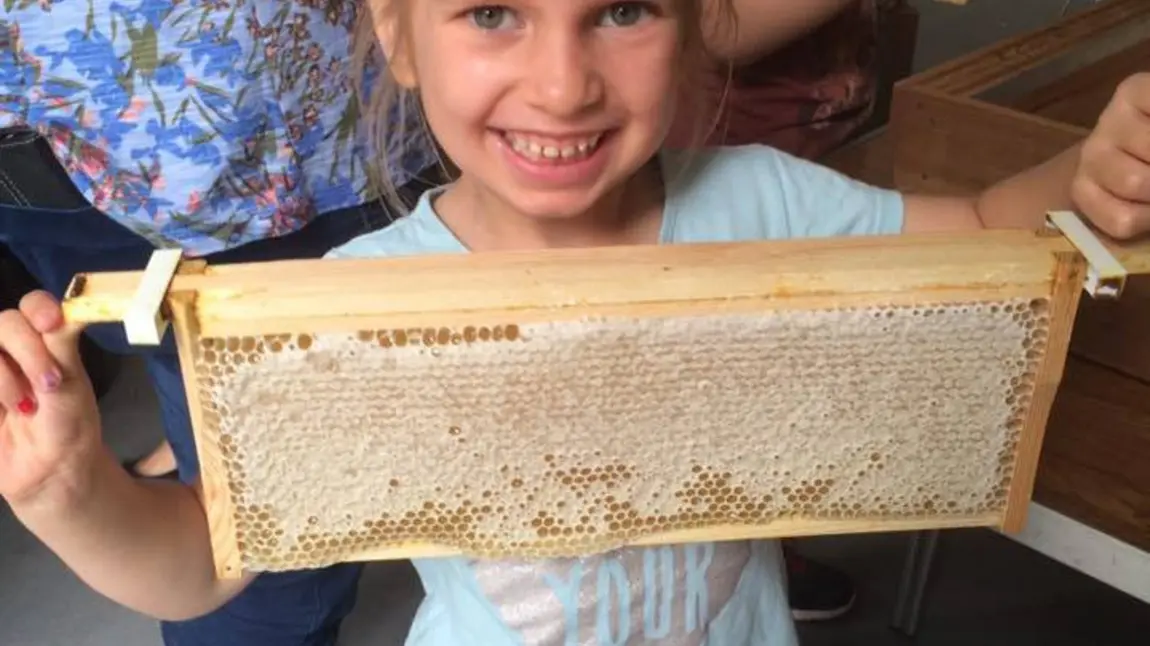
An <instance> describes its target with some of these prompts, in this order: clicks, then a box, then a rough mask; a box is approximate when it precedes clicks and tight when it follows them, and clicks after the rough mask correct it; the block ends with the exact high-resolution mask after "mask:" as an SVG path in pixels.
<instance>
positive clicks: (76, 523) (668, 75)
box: [0, 0, 1150, 646]
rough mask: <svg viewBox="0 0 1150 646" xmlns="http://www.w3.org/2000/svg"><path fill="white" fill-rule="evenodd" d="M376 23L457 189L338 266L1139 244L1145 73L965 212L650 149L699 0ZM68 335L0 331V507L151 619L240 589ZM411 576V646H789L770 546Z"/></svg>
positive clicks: (473, 564) (753, 154) (762, 163)
mask: <svg viewBox="0 0 1150 646" xmlns="http://www.w3.org/2000/svg"><path fill="white" fill-rule="evenodd" d="M373 11H374V12H375V14H374V18H375V25H376V31H377V35H378V37H379V38H380V40H381V42H383V43H387V44H388V49H389V51H388V54H389V56H388V58H389V60H390V61H392V67H391V81H392V82H393V84H394V85H393V87H394V88H395V89H396V90H397V91H396V92H393V93H391V94H390V98H391V99H393V100H396V99H399V98H401V97H402V96H403V94H404V93H414V92H418V96H419V98H420V101H421V102H422V108H423V111H424V114H425V116H426V119H427V123H428V125H429V126H430V131H431V132H432V133H433V135H434V137H435V139H436V141H437V143H438V144H439V145H440V147H441V148H442V150H443V151H444V152H445V153H446V155H447V157H448V158H449V160H450V162H451V164H452V165H453V166H454V167H455V168H457V169H458V174H457V177H456V178H455V179H454V181H453V182H452V183H451V184H449V185H447V186H445V187H442V188H438V189H434V190H432V191H429V192H427V193H425V194H424V195H423V197H422V198H421V200H420V201H419V203H418V204H417V205H416V207H415V209H414V210H413V212H412V213H411V214H410V215H409V216H407V217H406V218H405V219H403V220H401V221H400V222H399V223H397V224H396V225H393V226H392V227H391V228H389V229H386V230H384V231H382V232H377V233H374V234H369V235H367V236H364V237H361V238H358V239H356V240H354V241H352V242H351V243H349V244H347V245H345V246H343V247H341V248H339V249H337V250H335V251H334V252H333V253H332V254H331V255H332V256H334V257H353V256H379V255H400V254H420V253H430V252H456V253H467V252H484V251H489V250H495V249H531V248H553V247H560V246H592V245H618V244H635V243H642V244H673V243H681V242H693V241H703V240H749V239H753V238H784V237H796V236H828V235H861V234H876V235H878V234H897V233H899V232H901V231H908V232H921V231H927V230H933V231H940V230H957V229H971V228H977V227H983V226H986V227H1026V228H1036V227H1038V226H1040V225H1041V223H1042V217H1043V214H1044V212H1045V211H1046V210H1047V209H1052V208H1057V209H1062V208H1073V207H1076V208H1078V209H1080V210H1081V211H1082V212H1084V213H1085V214H1086V215H1087V216H1088V217H1089V218H1090V219H1092V220H1093V221H1094V222H1095V223H1096V224H1097V225H1098V226H1100V227H1101V228H1102V229H1103V230H1105V231H1107V232H1109V233H1111V234H1112V235H1116V236H1119V237H1129V236H1133V235H1136V234H1138V233H1141V232H1143V231H1146V230H1148V229H1150V209H1148V208H1147V205H1148V204H1150V164H1148V163H1147V161H1146V160H1150V116H1148V114H1147V113H1148V112H1150V81H1148V80H1147V78H1145V77H1136V78H1132V79H1131V80H1130V81H1129V82H1127V83H1125V84H1123V86H1122V88H1121V90H1119V91H1118V93H1117V94H1116V95H1115V97H1114V99H1113V101H1112V103H1111V104H1110V106H1109V107H1108V108H1107V110H1106V113H1105V114H1104V115H1103V117H1102V118H1101V120H1100V121H1099V123H1098V126H1097V128H1096V129H1095V131H1094V133H1093V134H1092V135H1091V136H1090V138H1089V139H1088V140H1087V141H1086V142H1085V143H1084V144H1083V145H1081V146H1079V147H1075V148H1074V149H1071V150H1068V151H1066V153H1064V154H1062V155H1059V156H1058V157H1056V158H1054V159H1052V160H1050V161H1049V162H1048V163H1045V164H1043V165H1041V166H1039V167H1037V168H1034V169H1032V170H1030V171H1027V172H1026V173H1023V174H1021V175H1019V176H1017V177H1014V178H1012V179H1010V180H1008V181H1005V182H1003V183H1001V184H999V185H997V186H995V187H993V188H991V189H990V190H988V191H986V192H985V193H983V194H982V195H979V196H976V197H971V198H946V199H944V198H926V197H919V196H905V197H904V196H901V195H899V194H897V193H892V192H888V191H883V190H878V189H874V188H870V187H867V186H864V185H861V184H859V183H856V182H854V181H851V180H849V179H846V178H844V177H842V176H839V175H836V174H834V173H833V172H831V171H829V170H826V169H824V168H821V167H819V166H816V165H813V164H811V163H808V162H802V161H799V160H798V159H797V158H793V157H789V156H787V155H785V154H782V153H779V152H776V151H773V150H771V149H769V148H765V147H757V146H754V147H743V148H732V149H717V150H709V151H706V152H703V153H700V154H697V155H695V156H694V157H692V156H691V154H690V153H686V154H673V153H669V152H665V151H663V150H661V146H662V142H663V138H664V135H665V133H666V130H667V124H668V123H669V122H670V119H671V112H672V107H671V106H673V105H674V104H675V102H676V93H677V92H678V91H679V90H680V88H682V87H683V86H684V85H685V84H686V83H687V80H686V79H684V78H682V77H681V76H680V74H679V73H678V70H681V69H692V66H691V65H690V64H689V63H690V62H689V61H688V58H689V57H693V56H697V55H699V54H700V52H699V45H698V43H699V40H700V38H699V24H700V20H699V15H698V5H697V0H645V1H642V2H609V1H607V0H567V1H566V2H555V1H554V0H511V1H510V2H509V4H507V5H506V6H492V5H477V4H475V3H474V2H469V1H468V0H380V1H379V4H378V5H376V6H374V7H373ZM385 107H386V106H377V111H376V112H375V113H374V114H375V115H376V116H378V115H381V114H386V111H385V110H383V109H382V108H385ZM76 338H77V331H76V330H74V329H70V328H69V327H68V326H64V325H63V324H62V322H61V312H60V309H59V306H58V304H57V303H56V302H54V301H53V300H52V299H51V298H50V297H48V296H47V295H45V294H33V295H31V296H29V297H27V298H26V299H25V300H24V302H23V303H22V307H21V309H20V310H19V311H9V312H6V313H4V314H3V316H2V317H0V348H3V351H4V352H5V353H6V356H5V357H4V359H5V360H4V361H2V362H0V406H2V408H0V411H2V415H3V420H2V422H0V423H2V426H0V493H2V494H3V495H4V496H5V497H6V498H7V500H8V501H9V503H10V504H11V505H12V507H13V509H14V510H15V513H16V515H17V517H18V518H19V519H20V520H21V521H22V522H23V523H24V524H25V525H26V526H27V527H28V528H29V529H30V530H31V531H32V532H33V533H34V534H36V535H37V536H38V537H40V539H41V540H43V541H44V542H45V543H46V544H47V545H48V546H49V547H50V548H51V549H52V550H54V551H55V553H56V554H57V555H59V557H60V558H61V559H62V560H63V561H64V562H65V563H66V564H67V565H68V566H69V567H70V568H72V569H73V570H74V571H75V572H76V573H77V575H79V576H80V577H81V578H82V579H83V580H84V581H86V582H87V583H88V584H89V585H91V586H92V587H93V588H95V589H96V590H98V591H99V592H100V593H102V594H104V595H106V596H108V597H109V598H111V599H113V600H115V601H117V602H119V603H121V604H124V605H126V606H128V607H131V608H133V609H136V610H138V611H141V612H144V613H147V614H150V615H154V616H159V617H163V618H170V619H179V618H186V617H193V616H197V615H200V614H203V613H206V612H209V611H211V610H212V609H213V608H215V607H218V606H219V605H221V604H223V603H225V602H226V600H227V599H229V598H231V597H232V596H233V595H235V594H237V593H238V592H239V590H241V589H242V588H243V586H244V585H246V583H247V581H248V580H250V579H244V580H241V581H219V580H216V579H215V578H214V575H213V571H214V569H213V567H212V560H211V553H210V545H209V542H208V538H207V530H206V521H205V515H204V509H203V506H202V501H201V497H200V495H201V494H200V493H199V489H198V488H185V487H183V486H181V485H179V484H174V483H166V482H155V483H142V482H139V481H133V480H132V479H131V478H129V477H128V476H127V475H126V474H125V473H124V471H123V470H122V469H120V468H119V466H118V465H117V464H116V461H115V459H114V458H113V457H112V456H111V454H110V453H109V452H108V451H107V449H106V448H104V447H103V446H102V444H101V442H100V430H99V416H98V414H97V410H96V407H95V403H94V401H93V397H92V393H91V390H90V388H89V386H88V384H87V383H86V382H85V381H84V379H83V373H82V369H81V367H80V363H79V360H78V358H77V352H76V347H77V346H76ZM416 566H417V568H418V569H419V572H420V575H421V577H422V580H423V584H424V587H425V589H426V591H427V599H426V600H425V601H424V603H423V605H422V607H421V608H420V610H419V613H418V616H417V617H416V620H415V624H414V626H413V628H412V630H411V633H410V635H409V636H408V642H409V643H411V644H437V645H438V644H444V645H447V644H452V645H454V644H483V645H484V646H498V645H500V644H518V643H525V644H554V645H556V646H558V645H563V644H607V643H611V644H616V643H634V644H638V643H652V644H665V645H672V644H674V645H680V644H683V645H685V644H692V645H699V644H704V643H708V644H722V645H743V644H747V645H750V644H756V645H772V646H773V645H776V644H794V643H796V637H795V632H794V628H793V624H792V620H791V618H790V617H789V614H788V611H787V606H786V599H785V596H784V595H783V589H784V581H783V575H782V570H781V564H780V557H779V550H778V546H777V543H775V542H773V541H759V542H730V543H723V544H701V545H690V546H683V547H676V548H652V549H624V550H619V551H617V552H612V553H607V554H599V555H594V556H589V557H587V558H582V559H574V560H553V561H536V562H488V561H472V560H469V559H463V558H458V559H435V560H422V561H419V562H417V563H416ZM174 582H178V583H174Z"/></svg>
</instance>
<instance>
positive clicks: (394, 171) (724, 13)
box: [352, 0, 737, 216]
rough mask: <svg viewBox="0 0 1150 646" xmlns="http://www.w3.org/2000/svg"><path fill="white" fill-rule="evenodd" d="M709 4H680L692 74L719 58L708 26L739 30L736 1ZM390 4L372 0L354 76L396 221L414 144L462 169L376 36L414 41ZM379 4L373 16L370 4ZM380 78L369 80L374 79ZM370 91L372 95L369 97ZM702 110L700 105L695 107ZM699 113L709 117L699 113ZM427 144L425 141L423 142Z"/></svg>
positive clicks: (686, 0)
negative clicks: (385, 32)
mask: <svg viewBox="0 0 1150 646" xmlns="http://www.w3.org/2000/svg"><path fill="white" fill-rule="evenodd" d="M708 1H709V0H678V2H679V5H680V7H679V10H680V16H681V21H680V26H681V30H680V40H679V42H680V55H681V57H682V62H683V68H684V69H685V70H687V71H688V73H689V74H690V73H703V72H704V70H706V69H707V66H709V65H713V64H714V63H713V60H714V58H713V57H712V56H711V53H710V52H709V51H708V48H707V45H706V41H707V38H706V37H707V36H708V35H709V34H708V32H707V27H705V26H704V24H705V23H707V24H709V25H710V28H712V29H714V30H715V32H714V34H716V35H718V34H720V33H721V34H722V36H723V37H725V38H733V37H734V35H735V32H736V30H737V20H736V16H735V11H734V8H733V6H732V0H710V1H711V2H713V3H714V6H713V15H709V16H707V15H704V12H705V10H704V8H703V4H704V3H705V2H708ZM384 2H385V0H369V2H367V3H366V6H363V7H362V8H361V9H360V12H359V16H358V18H357V24H356V28H355V32H354V36H353V39H354V40H353V45H352V75H353V80H354V82H355V86H356V88H358V89H359V90H360V92H358V93H357V95H358V97H359V105H360V114H361V115H365V116H366V118H367V120H368V138H369V142H370V145H371V150H372V151H373V153H374V156H373V158H374V159H375V163H373V164H372V165H371V166H370V167H369V169H368V176H369V181H370V182H371V183H372V184H373V186H374V188H375V191H376V194H377V195H379V196H380V197H382V198H383V200H384V201H385V202H386V203H387V205H388V206H389V207H390V208H391V209H392V211H393V213H395V214H396V216H401V215H406V214H407V213H408V212H410V210H411V208H412V207H413V206H414V205H413V204H409V203H407V201H406V200H404V199H403V197H402V196H401V195H400V192H399V187H398V186H397V185H396V182H395V181H394V178H396V177H400V176H403V175H404V174H405V173H406V172H409V171H407V169H403V168H393V167H392V165H393V163H394V160H397V159H400V160H402V159H403V157H404V153H405V152H410V151H407V150H405V147H407V146H409V145H411V144H412V141H413V140H414V141H415V142H416V145H421V146H424V147H425V148H426V149H428V150H430V151H431V152H432V154H433V155H434V158H435V163H436V164H437V165H438V166H439V169H440V171H441V172H442V176H443V177H445V178H448V179H452V180H453V179H455V178H456V177H457V176H458V169H456V168H455V167H454V165H453V164H452V163H451V160H450V159H448V158H447V157H446V156H445V155H444V154H443V153H442V151H441V150H440V148H439V145H438V143H437V142H436V140H435V136H434V134H432V132H431V129H430V127H428V125H427V120H426V119H425V118H424V115H423V110H422V104H421V103H420V100H419V97H418V93H417V92H412V91H409V90H406V89H405V88H404V87H403V86H402V85H400V84H399V83H398V82H397V81H396V80H395V78H394V77H393V76H392V74H391V70H390V68H389V66H388V64H387V61H386V58H385V55H384V50H383V47H381V45H380V43H379V40H378V38H377V37H376V32H375V22H376V21H379V20H381V19H387V20H394V21H395V24H396V26H397V29H396V33H395V42H394V43H391V49H392V51H406V47H407V43H406V40H407V39H408V38H409V37H410V35H409V34H407V33H406V32H405V31H404V27H405V26H406V25H407V24H409V23H408V21H407V20H406V16H405V15H404V14H403V12H404V11H405V9H406V8H407V0H386V4H387V5H388V9H387V10H388V11H391V12H393V15H391V16H383V15H380V14H379V13H377V12H379V11H381V9H380V8H379V6H378V5H379V4H383V3H384ZM373 4H374V5H377V6H376V9H375V10H374V12H373V9H372V8H371V6H370V5H373ZM726 73H727V81H726V85H725V86H724V89H723V92H722V93H721V96H720V105H719V106H718V108H719V109H714V112H713V114H714V115H715V117H714V118H713V119H712V121H711V123H709V124H704V123H698V122H696V124H695V126H694V127H693V131H692V133H691V135H692V136H691V142H692V146H691V147H695V146H696V145H698V144H700V143H702V142H703V141H705V140H706V139H707V137H708V136H709V135H710V134H711V133H712V132H714V130H715V128H716V127H717V125H718V121H719V118H720V116H719V115H721V113H722V110H721V105H722V103H723V102H724V101H725V99H726V93H727V90H728V89H729V86H730V79H731V74H732V68H731V66H730V65H727V66H726ZM372 75H375V76H374V78H371V79H370V80H369V76H372ZM692 85H694V84H692V83H681V84H680V88H690V87H691V86H692ZM369 86H370V89H369V91H367V92H364V91H363V90H364V89H365V88H368V87H369ZM705 99H706V97H705V96H703V94H702V93H699V92H694V93H691V92H689V91H688V92H687V93H686V94H684V96H682V97H680V100H682V101H700V100H705ZM695 107H698V106H695ZM694 113H695V114H706V112H701V111H698V110H696V111H694ZM420 140H422V141H420Z"/></svg>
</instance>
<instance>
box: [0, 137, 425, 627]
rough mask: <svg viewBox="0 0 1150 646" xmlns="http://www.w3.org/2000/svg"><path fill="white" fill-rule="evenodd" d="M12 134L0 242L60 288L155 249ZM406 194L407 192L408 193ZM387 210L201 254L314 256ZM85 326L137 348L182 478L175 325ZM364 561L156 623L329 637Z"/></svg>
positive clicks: (132, 266) (2, 162)
mask: <svg viewBox="0 0 1150 646" xmlns="http://www.w3.org/2000/svg"><path fill="white" fill-rule="evenodd" d="M14 134H15V135H21V133H12V132H10V131H9V132H4V131H0V244H4V245H6V246H8V247H9V249H10V251H11V252H12V254H13V255H14V256H16V258H17V259H18V260H20V261H21V262H22V263H23V264H24V265H25V266H26V267H27V269H28V270H29V272H30V273H31V274H32V275H33V276H34V277H35V278H36V279H37V280H38V281H39V282H40V283H41V285H42V286H43V287H44V289H46V290H48V291H50V292H52V293H53V294H55V295H56V296H57V298H59V297H61V295H62V294H63V291H64V289H65V288H66V287H67V285H68V283H69V281H70V280H71V279H72V277H73V276H74V275H75V274H77V273H80V272H99V271H117V270H139V269H142V268H143V267H144V266H145V264H147V261H148V258H149V256H150V255H151V253H152V251H153V248H152V247H151V245H149V244H148V243H147V242H145V241H144V240H143V239H142V238H140V237H138V236H137V235H135V234H134V233H132V232H130V231H129V230H127V229H126V228H124V227H122V226H120V225H119V224H117V223H116V222H114V221H113V220H111V219H110V218H108V217H106V216H105V215H103V214H102V213H100V212H99V211H97V210H96V209H94V208H92V207H91V206H90V205H88V204H87V203H86V202H83V198H82V197H79V193H78V192H77V191H75V189H74V187H71V184H70V183H68V181H67V176H66V175H63V174H62V169H60V168H59V167H58V164H55V163H54V159H53V158H51V152H50V151H48V150H47V148H46V147H43V142H42V141H41V140H39V139H38V138H36V137H34V136H27V135H26V133H25V136H14ZM5 135H6V138H5ZM45 153H46V155H45ZM61 178H62V183H61ZM69 190H70V191H71V192H69ZM411 190H414V187H411ZM407 197H408V199H410V193H409V194H408V196H407ZM77 198H79V201H77ZM390 220H391V218H390V217H389V214H388V213H387V212H386V211H384V210H383V209H382V207H379V206H375V205H371V206H368V205H365V206H362V207H356V208H351V209H345V210H341V211H336V212H332V213H328V214H325V215H323V216H322V217H320V218H317V219H316V220H315V221H314V222H313V223H311V224H309V225H308V226H307V227H305V228H304V229H303V230H301V231H299V232H296V233H293V234H291V235H288V236H285V237H283V238H279V239H275V240H264V241H260V242H256V243H252V244H249V245H245V246H243V247H239V248H237V249H233V250H230V251H226V252H222V253H219V254H215V255H213V256H211V257H209V258H208V260H209V262H211V263H213V264H223V263H234V262H256V261H264V260H276V259H288V258H315V257H320V256H322V255H323V254H324V253H326V252H327V251H329V250H330V249H332V248H334V247H336V246H339V245H340V244H342V243H344V242H346V241H347V240H350V239H351V238H353V237H355V236H356V235H359V234H361V233H365V232H367V231H369V230H372V229H376V228H379V227H382V226H386V225H387V224H388V223H389V222H390ZM88 334H89V336H90V337H91V338H92V339H93V340H94V341H95V342H96V343H97V344H98V345H100V346H102V347H103V348H104V349H106V350H108V351H110V352H113V353H119V354H136V355H142V357H143V360H144V362H145V364H146V365H147V370H148V374H149V375H150V376H151V380H152V385H153V387H154V389H155V392H156V395H157V397H158V398H159V404H160V412H161V416H162V421H163V426H164V434H165V436H166V437H167V439H168V441H169V442H170V443H171V445H172V448H173V450H174V452H175V455H176V462H177V465H178V467H179V473H180V478H181V480H183V481H185V482H187V481H189V480H191V479H193V478H195V477H196V474H197V473H198V471H199V468H198V463H197V460H196V452H195V444H194V440H193V436H192V427H191V418H190V416H189V413H188V404H187V400H186V399H185V397H184V384H183V380H182V377H181V374H180V369H179V360H178V358H177V355H176V352H175V345H174V342H173V341H172V335H171V334H168V335H167V337H166V338H165V341H164V343H163V345H161V346H160V347H159V348H135V347H132V346H130V345H129V344H128V343H127V339H126V337H125V335H124V332H123V328H122V327H121V326H119V325H95V326H92V327H91V328H89V330H88ZM111 432H115V430H114V429H112V431H111ZM361 571H362V566H361V565H357V564H346V565H339V566H335V567H331V568H327V569H323V570H318V571H306V572H292V573H277V574H265V575H261V576H260V577H258V578H257V579H256V580H255V581H254V582H253V583H252V584H251V585H250V586H249V587H248V588H247V589H245V590H244V591H243V592H242V593H240V595H239V596H237V597H236V598H235V599H234V600H232V601H231V602H230V603H228V604H227V605H225V606H224V607H223V608H220V609H219V610H217V611H215V612H213V613H211V614H209V615H206V616H204V617H200V618H197V619H194V620H192V621H187V622H179V623H171V622H165V623H162V624H161V631H162V634H163V639H164V643H165V644H166V646H333V645H334V644H335V642H336V637H337V635H338V632H339V626H340V623H341V622H342V620H343V619H344V617H346V616H347V614H348V613H349V612H350V611H351V609H352V607H353V606H354V604H355V598H356V589H357V585H358V582H359V575H360V572H361ZM172 585H179V582H178V581H173V582H172Z"/></svg>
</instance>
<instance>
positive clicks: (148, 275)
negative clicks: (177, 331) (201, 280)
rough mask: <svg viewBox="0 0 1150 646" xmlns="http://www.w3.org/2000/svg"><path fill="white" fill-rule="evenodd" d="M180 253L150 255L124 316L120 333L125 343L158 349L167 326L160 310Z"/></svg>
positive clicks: (154, 253) (157, 252) (170, 250)
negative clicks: (156, 347)
mask: <svg viewBox="0 0 1150 646" xmlns="http://www.w3.org/2000/svg"><path fill="white" fill-rule="evenodd" d="M182 258H183V251H182V250H180V249H158V250H156V251H153V252H152V257H151V258H150V259H149V260H148V266H147V268H145V269H144V277H143V278H142V279H141V280H140V284H139V286H138V287H136V293H135V295H133V296H132V303H131V305H130V306H129V307H128V311H127V312H126V313H125V314H124V331H125V332H126V333H127V335H128V343H131V344H132V345H160V340H161V339H163V338H164V333H165V332H167V330H168V322H167V320H165V319H164V315H163V312H162V311H161V308H162V306H163V304H164V297H165V296H166V295H167V293H168V286H169V285H171V284H172V278H173V277H174V276H175V275H176V270H178V269H179V267H180V260H181V259H182Z"/></svg>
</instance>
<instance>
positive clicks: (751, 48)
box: [703, 0, 858, 65]
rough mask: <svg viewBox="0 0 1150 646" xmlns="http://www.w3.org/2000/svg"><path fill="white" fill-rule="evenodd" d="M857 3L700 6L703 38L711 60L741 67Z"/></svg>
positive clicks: (764, 0)
mask: <svg viewBox="0 0 1150 646" xmlns="http://www.w3.org/2000/svg"><path fill="white" fill-rule="evenodd" d="M857 2H858V0H730V5H731V8H732V9H733V13H734V15H733V16H732V15H728V14H729V13H731V12H728V11H725V10H724V9H723V7H724V5H725V4H726V3H724V2H723V1H722V0H705V1H704V2H703V26H704V29H703V34H704V38H705V39H706V41H707V42H706V45H707V48H708V50H709V51H710V52H711V54H712V56H713V57H715V58H717V59H719V61H721V62H723V63H733V64H736V65H738V64H743V63H748V62H752V61H755V60H757V59H759V58H762V57H764V56H767V55H768V54H771V53H772V52H775V51H777V50H779V49H782V48H783V47H785V46H787V45H789V44H790V43H792V42H794V41H796V40H798V39H799V38H802V37H803V36H806V35H807V34H809V33H811V32H812V31H814V30H815V29H817V28H819V27H821V26H822V25H823V24H825V23H826V22H828V21H829V20H830V19H832V18H834V17H835V16H837V15H838V14H839V13H841V12H842V11H843V10H844V9H846V8H847V7H849V6H851V5H853V4H856V3H857Z"/></svg>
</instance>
